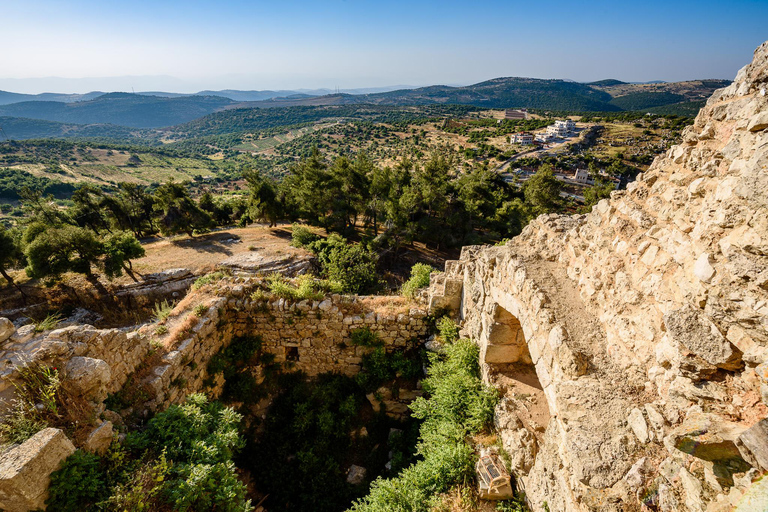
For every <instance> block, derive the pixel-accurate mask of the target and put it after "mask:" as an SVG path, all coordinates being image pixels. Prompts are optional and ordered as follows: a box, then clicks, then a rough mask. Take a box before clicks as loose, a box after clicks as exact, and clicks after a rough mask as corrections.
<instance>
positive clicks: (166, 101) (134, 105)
mask: <svg viewBox="0 0 768 512" xmlns="http://www.w3.org/2000/svg"><path fill="white" fill-rule="evenodd" d="M232 103H234V102H233V101H232V100H230V99H227V98H222V97H219V96H183V97H178V98H163V97H159V96H141V95H138V94H126V93H110V94H104V95H103V96H99V97H98V98H96V99H93V100H90V101H80V102H75V103H63V102H58V101H25V102H21V103H13V104H10V105H2V106H0V116H5V117H25V118H31V119H42V120H45V121H57V122H61V123H74V124H115V125H121V126H128V127H132V128H159V127H162V126H171V125H175V124H179V123H185V122H187V121H191V120H192V119H196V118H198V117H201V116H204V115H207V114H210V113H212V112H216V111H217V110H221V109H223V108H225V107H226V106H228V105H231V104H232Z"/></svg>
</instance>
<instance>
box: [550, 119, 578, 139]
mask: <svg viewBox="0 0 768 512" xmlns="http://www.w3.org/2000/svg"><path fill="white" fill-rule="evenodd" d="M575 130H576V123H574V122H573V121H571V120H570V119H566V120H564V121H562V120H558V121H555V124H554V125H552V126H547V134H549V135H551V136H552V137H559V138H564V137H568V135H570V134H571V133H573V132H574V131H575Z"/></svg>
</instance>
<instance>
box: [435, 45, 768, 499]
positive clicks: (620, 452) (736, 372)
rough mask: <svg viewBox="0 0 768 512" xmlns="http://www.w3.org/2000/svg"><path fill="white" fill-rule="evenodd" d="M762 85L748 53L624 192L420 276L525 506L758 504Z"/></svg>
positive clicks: (767, 70)
mask: <svg viewBox="0 0 768 512" xmlns="http://www.w3.org/2000/svg"><path fill="white" fill-rule="evenodd" d="M767 88H768V43H765V44H763V45H762V46H761V47H759V48H758V49H757V50H756V52H755V56H754V60H753V62H752V63H751V64H749V65H748V66H746V67H745V68H743V69H742V70H741V71H739V74H738V76H737V77H736V79H735V81H734V83H733V84H732V85H730V86H729V87H727V88H725V89H721V90H719V91H717V92H715V94H714V95H713V96H712V98H710V100H709V101H708V102H707V105H706V106H705V107H704V108H703V109H702V110H701V112H700V113H699V115H698V117H697V118H696V121H695V123H694V124H693V126H691V127H689V128H687V129H686V130H685V132H684V134H683V142H682V143H681V144H680V145H678V146H675V147H673V148H671V149H670V150H669V151H668V152H667V153H666V154H664V155H662V156H660V157H658V158H657V159H656V160H655V161H654V163H653V164H652V165H651V167H650V169H649V170H648V172H646V173H644V174H642V175H640V176H638V178H637V180H636V181H635V182H633V183H631V184H630V185H629V186H628V187H627V190H623V191H616V192H613V193H612V195H611V199H609V200H603V201H601V202H600V203H598V204H597V205H596V206H595V207H594V208H593V210H592V212H591V213H589V214H587V215H575V216H562V215H544V216H541V217H539V218H538V219H536V220H535V221H533V222H532V223H531V224H530V225H529V226H527V227H526V228H525V229H524V231H523V233H522V234H521V235H520V236H518V237H516V238H515V239H513V240H512V241H510V242H508V243H507V244H506V245H505V246H500V247H483V246H472V247H465V248H464V249H463V251H462V254H461V257H460V259H459V260H458V261H450V262H448V263H447V264H446V267H445V272H444V273H441V274H435V275H433V277H432V282H431V285H430V298H429V300H430V308H431V310H432V311H439V310H446V309H447V310H449V311H451V312H452V313H453V314H454V315H455V316H456V317H457V318H458V319H460V320H461V322H462V328H463V331H462V333H463V334H464V335H465V336H468V337H470V338H472V339H474V340H476V342H477V343H478V344H479V346H480V354H481V356H480V357H481V364H482V368H483V375H484V378H485V379H486V381H487V382H489V383H491V384H493V385H494V386H496V387H497V388H498V389H499V392H500V397H501V399H500V403H499V406H498V408H497V411H496V426H497V428H498V430H499V434H500V437H501V439H502V442H503V446H504V448H505V450H506V451H507V452H508V454H509V455H510V457H511V461H512V464H511V468H510V470H511V471H512V472H513V473H514V475H515V476H516V477H517V481H518V485H519V486H520V487H521V488H522V489H523V490H524V491H525V493H526V496H527V499H528V501H529V504H530V506H531V508H532V509H533V510H534V511H537V512H538V511H543V510H551V511H554V510H557V511H587V510H590V511H591V510H600V511H608V510H611V511H614V510H615V511H631V510H662V511H674V510H683V511H686V510H687V511H692V512H693V511H695V512H702V511H707V512H713V511H719V510H731V509H732V508H733V507H734V506H736V505H738V504H739V502H740V500H742V501H743V502H746V501H748V500H747V499H746V498H747V497H748V496H749V495H750V493H752V494H754V493H756V492H758V491H756V490H754V489H756V488H757V486H758V485H760V484H758V483H757V480H758V477H759V475H760V474H762V473H764V472H765V471H766V470H768V457H767V456H768V419H766V418H768V407H766V402H768V364H766V359H767V357H768V92H767V91H766V89H767ZM753 481H754V482H755V483H754V484H753ZM764 488H765V486H764V485H763V489H764ZM745 493H747V495H748V496H747V497H745V496H744V494H745ZM743 506H744V505H742V507H743ZM740 510H741V509H740Z"/></svg>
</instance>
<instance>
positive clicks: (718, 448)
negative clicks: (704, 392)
mask: <svg viewBox="0 0 768 512" xmlns="http://www.w3.org/2000/svg"><path fill="white" fill-rule="evenodd" d="M745 430H746V427H745V426H743V425H740V424H736V423H732V422H729V421H727V420H725V419H723V418H721V417H720V416H718V415H716V414H711V413H692V414H689V415H688V417H687V418H686V419H685V421H684V422H683V423H682V424H681V425H680V426H678V427H676V428H675V429H673V430H672V432H671V433H670V434H669V435H668V436H667V437H666V438H665V439H664V444H665V445H667V446H668V447H669V448H676V449H678V450H680V451H681V452H684V453H687V454H689V455H693V456H694V457H697V458H699V459H703V460H708V461H711V462H716V463H721V464H725V465H728V466H729V467H733V466H734V465H735V466H742V467H743V466H745V465H746V464H745V462H744V460H743V458H742V455H741V452H740V451H739V449H738V447H737V446H736V442H737V439H738V438H739V436H740V435H741V434H742V433H743V432H744V431H745Z"/></svg>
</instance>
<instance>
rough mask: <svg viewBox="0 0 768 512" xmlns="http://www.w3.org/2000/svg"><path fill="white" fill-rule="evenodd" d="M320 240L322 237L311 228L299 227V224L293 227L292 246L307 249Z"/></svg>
mask: <svg viewBox="0 0 768 512" xmlns="http://www.w3.org/2000/svg"><path fill="white" fill-rule="evenodd" d="M319 239H320V237H319V236H318V235H316V234H315V233H313V232H312V231H311V230H310V229H309V228H306V227H304V226H299V225H298V224H294V225H293V226H291V245H292V246H294V247H307V246H308V245H309V244H311V243H312V242H314V241H316V240H319Z"/></svg>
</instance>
